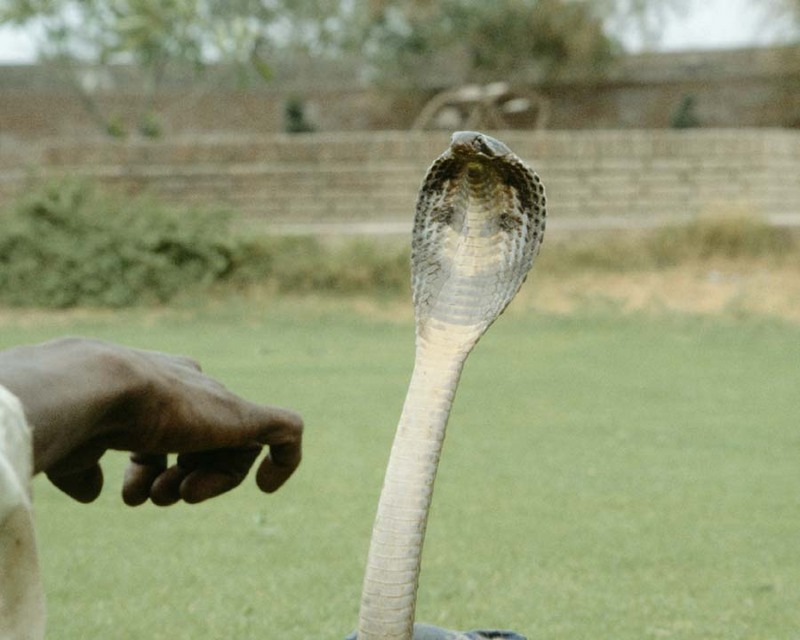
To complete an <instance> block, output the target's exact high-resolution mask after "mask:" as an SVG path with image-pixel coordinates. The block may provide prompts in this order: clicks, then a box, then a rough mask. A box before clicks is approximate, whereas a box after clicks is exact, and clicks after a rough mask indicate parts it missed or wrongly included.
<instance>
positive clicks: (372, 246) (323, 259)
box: [228, 236, 410, 294]
mask: <svg viewBox="0 0 800 640" xmlns="http://www.w3.org/2000/svg"><path fill="white" fill-rule="evenodd" d="M409 273H410V267H409V251H408V249H407V248H406V247H405V245H404V246H403V247H402V248H391V247H387V246H383V245H381V244H378V243H375V242H369V241H366V240H357V241H353V242H347V243H344V244H342V245H330V244H326V243H324V242H322V241H320V240H318V239H316V238H312V237H303V236H300V237H285V238H282V237H278V238H274V237H262V238H255V239H249V240H243V241H241V242H240V244H239V246H238V249H237V253H236V263H235V265H234V270H233V273H232V274H231V277H230V278H229V279H228V283H229V284H231V285H235V286H245V287H247V286H266V287H268V288H272V289H274V290H276V291H279V292H281V293H309V292H315V291H322V292H328V293H339V294H341V293H345V294H349V293H381V292H382V293H397V292H400V291H406V290H407V289H408V286H409V280H410V275H409Z"/></svg>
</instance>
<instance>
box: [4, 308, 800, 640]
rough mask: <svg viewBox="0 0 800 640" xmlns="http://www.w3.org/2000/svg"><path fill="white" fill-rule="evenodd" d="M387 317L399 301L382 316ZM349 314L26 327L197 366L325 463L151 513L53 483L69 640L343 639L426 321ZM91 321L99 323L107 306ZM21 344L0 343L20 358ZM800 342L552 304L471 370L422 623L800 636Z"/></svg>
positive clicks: (748, 324) (756, 323) (59, 581)
mask: <svg viewBox="0 0 800 640" xmlns="http://www.w3.org/2000/svg"><path fill="white" fill-rule="evenodd" d="M387 304H388V303H387ZM379 311H380V313H370V314H365V313H357V312H355V311H353V310H348V309H345V308H343V306H342V305H341V304H340V303H337V302H332V301H328V302H325V301H319V300H317V301H316V302H313V301H312V302H308V301H305V302H304V301H295V302H286V301H284V302H274V301H273V302H270V303H267V302H265V303H264V304H263V308H261V309H256V308H255V307H253V306H251V305H248V304H245V303H241V304H231V305H228V306H225V307H220V308H217V309H215V308H211V307H209V308H207V309H205V310H184V311H172V312H167V313H164V314H153V313H150V312H146V311H141V310H139V311H132V312H124V313H122V314H117V315H115V316H113V317H105V316H98V317H97V318H95V319H86V318H84V319H81V318H80V317H79V316H76V317H74V318H73V319H72V320H69V319H68V320H64V319H63V317H62V318H61V319H55V318H51V317H49V316H44V317H39V318H37V319H35V321H33V320H32V321H28V322H19V323H15V322H8V321H7V322H6V324H5V325H4V326H3V330H2V332H0V333H2V342H3V344H5V345H8V344H13V343H18V342H26V341H34V340H40V339H44V338H47V337H50V336H54V335H62V334H65V333H83V334H91V335H95V336H99V337H103V338H107V339H111V340H116V341H120V342H124V343H127V344H131V345H136V346H142V347H149V348H157V349H165V350H169V351H175V352H184V353H187V354H191V355H193V356H195V357H196V358H198V359H199V360H200V361H201V362H202V363H203V364H204V367H205V369H206V370H207V371H209V372H211V373H212V374H214V375H216V376H218V377H219V378H221V379H222V380H223V381H224V382H225V383H226V384H227V385H228V386H229V387H231V388H233V389H234V390H236V391H238V392H239V393H241V394H243V395H245V396H247V397H249V398H252V399H256V400H263V401H265V402H274V403H277V404H284V405H288V406H292V407H295V408H297V409H298V410H300V411H301V412H302V413H303V415H304V417H305V420H306V423H307V430H306V443H307V444H306V457H305V460H304V462H303V465H302V467H301V469H300V471H299V472H298V475H297V476H296V477H295V478H294V479H293V480H292V481H291V482H290V483H289V484H288V485H287V486H286V487H284V488H283V489H282V490H281V491H279V492H278V493H277V494H275V495H273V496H264V495H261V494H259V493H258V492H257V490H256V489H255V488H254V486H253V484H254V483H253V482H252V478H250V479H248V482H247V483H246V486H244V487H241V488H240V489H239V490H237V491H236V492H234V493H232V494H230V495H229V496H226V497H225V498H221V499H218V500H216V501H212V502H210V503H208V504H204V505H197V506H192V507H188V506H175V507H170V508H167V509H158V508H155V507H152V506H145V507H140V508H136V509H130V508H127V507H125V506H123V505H122V502H121V500H120V499H119V497H118V489H119V484H120V476H121V470H122V467H123V464H124V457H123V456H122V455H121V454H117V455H110V456H109V459H108V461H107V464H106V468H107V486H106V490H105V491H104V493H103V495H102V496H101V498H100V499H99V500H98V501H97V502H96V503H94V504H92V505H89V506H81V505H79V504H77V503H74V502H71V501H70V500H68V499H67V498H66V497H65V496H63V495H61V494H59V493H58V492H57V491H56V490H54V489H53V488H52V487H50V486H49V485H48V484H47V481H46V480H45V479H43V478H37V481H36V483H35V502H36V507H37V517H38V527H39V533H40V545H41V556H42V564H43V567H44V575H45V580H46V587H47V595H48V600H49V637H50V638H53V639H58V640H70V639H78V638H81V639H83V638H114V639H115V640H124V639H142V640H144V639H146V640H159V639H165V640H167V639H168V640H182V639H186V640H188V639H192V640H196V639H197V638H206V639H225V640H228V639H232V638H236V639H238V638H262V639H272V638H299V639H309V640H320V639H323V638H331V639H338V638H341V637H343V635H345V633H346V632H348V631H349V630H350V629H351V628H353V627H354V625H355V622H356V618H357V609H358V599H359V591H360V583H361V575H362V570H363V563H364V559H365V556H366V550H367V545H368V538H369V533H370V529H371V524H372V518H373V513H374V509H375V505H376V501H377V495H378V491H379V487H380V483H381V479H382V475H383V467H384V464H385V461H386V458H387V455H388V450H389V445H390V442H391V439H392V436H393V431H394V427H395V424H396V421H397V417H398V416H399V413H400V408H401V404H402V401H403V397H404V393H405V386H406V384H407V381H408V377H409V374H410V370H411V365H412V359H413V344H412V343H413V337H412V327H411V324H410V322H409V320H408V317H407V315H405V314H402V313H401V314H399V317H393V316H395V315H396V314H394V313H393V310H392V309H390V308H387V309H383V310H381V309H380V308H379ZM89 318H91V316H90V317H89ZM0 346H2V345H0ZM798 363H800V328H798V327H796V326H790V325H785V324H780V323H777V322H767V321H760V320H755V319H749V320H739V321H734V320H725V321H721V320H718V321H713V320H701V319H693V318H668V317H662V318H649V319H645V318H635V317H621V316H615V315H590V314H583V315H578V316H571V317H546V316H540V315H531V314H527V313H525V312H523V310H521V309H515V308H514V307H512V309H511V310H510V313H509V314H508V315H507V316H506V317H504V318H502V319H501V320H500V321H498V323H497V324H496V326H494V327H493V328H492V330H491V331H490V333H489V334H488V335H487V336H486V338H485V339H484V340H483V341H482V342H481V343H480V344H479V345H478V347H477V348H476V350H475V352H474V353H473V355H472V356H471V358H470V361H469V362H468V363H467V366H466V369H465V373H464V377H463V380H462V385H461V387H460V390H459V393H458V395H457V398H456V402H455V407H454V411H453V415H452V416H451V420H450V426H449V432H448V438H447V442H446V446H445V451H444V455H443V461H442V466H441V469H440V474H439V479H438V481H437V490H436V496H435V498H434V508H433V513H432V515H431V520H430V524H429V530H428V540H427V543H426V550H425V557H424V559H423V574H422V581H421V587H420V596H419V605H418V619H419V620H421V621H426V622H430V623H435V624H440V625H443V626H447V627H450V628H474V627H477V626H483V627H507V628H512V629H516V630H518V631H520V632H522V633H524V634H526V635H527V636H528V637H529V638H531V639H534V638H536V639H561V638H564V639H566V638H569V639H570V640H576V639H587V640H588V639H592V640H597V639H604V638H605V639H608V640H626V639H629V640H642V639H646V638H680V639H682V640H688V639H696V640H712V639H724V640H736V639H763V640H766V639H776V640H777V639H780V640H785V639H789V638H798V637H800V636H798V634H799V633H800V632H798V629H800V607H798V602H800V545H798V539H800V538H799V537H798V536H800V498H798V496H800V464H798V459H799V458H800V431H799V430H798V427H797V408H798V402H797V393H798V389H800V366H799V365H798Z"/></svg>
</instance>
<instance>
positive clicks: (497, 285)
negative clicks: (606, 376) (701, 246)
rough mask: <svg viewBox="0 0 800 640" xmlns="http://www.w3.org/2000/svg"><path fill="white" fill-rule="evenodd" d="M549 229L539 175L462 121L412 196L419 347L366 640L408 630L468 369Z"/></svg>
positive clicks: (398, 439) (375, 555)
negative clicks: (450, 423)
mask: <svg viewBox="0 0 800 640" xmlns="http://www.w3.org/2000/svg"><path fill="white" fill-rule="evenodd" d="M544 229H545V194H544V187H543V186H542V183H541V180H540V179H539V177H538V176H537V175H536V174H535V173H534V172H533V171H532V170H531V169H530V168H529V167H528V166H527V165H526V164H525V163H524V162H522V160H520V159H519V158H518V157H517V156H516V155H515V154H514V153H512V152H511V150H510V149H509V148H508V147H507V146H506V145H505V144H503V143H502V142H500V141H498V140H495V139H494V138H491V137H489V136H487V135H484V134H481V133H476V132H471V131H462V132H457V133H455V134H453V137H452V141H451V144H450V147H449V148H448V149H447V150H446V151H445V152H444V153H443V154H442V155H441V156H439V157H438V158H437V159H436V160H435V161H434V162H433V164H432V165H431V167H430V168H429V169H428V172H427V174H426V176H425V179H424V181H423V184H422V187H421V188H420V191H419V196H418V199H417V208H416V217H415V221H414V230H413V234H412V254H411V272H412V284H413V301H414V310H415V318H416V355H415V362H414V370H413V373H412V376H411V381H410V383H409V387H408V392H407V395H406V400H405V403H404V405H403V410H402V414H401V416H400V421H399V424H398V426H397V432H396V435H395V439H394V443H393V445H392V450H391V454H390V457H389V464H388V466H387V470H386V476H385V480H384V485H383V491H382V492H381V497H380V501H379V504H378V512H377V516H376V518H375V524H374V528H373V533H372V540H371V543H370V549H369V555H368V560H367V570H366V575H365V578H364V585H363V592H362V598H361V609H360V614H359V623H358V638H359V640H410V639H411V638H412V636H413V633H414V631H413V628H414V608H415V604H416V592H417V584H418V578H419V571H420V559H421V555H422V544H423V540H424V537H425V528H426V524H427V517H428V510H429V507H430V503H431V496H432V494H433V483H434V479H435V476H436V469H437V465H438V462H439V457H440V454H441V450H442V443H443V440H444V435H445V427H446V425H447V419H448V416H449V413H450V408H451V406H452V402H453V398H454V396H455V392H456V387H457V386H458V381H459V378H460V376H461V371H462V368H463V366H464V362H465V361H466V358H467V356H468V355H469V353H470V351H471V350H472V348H473V347H474V346H475V344H476V343H477V341H478V339H479V338H480V337H481V335H483V333H484V332H485V331H486V329H487V328H488V327H489V326H490V325H491V324H492V322H494V320H495V319H496V318H497V317H498V316H499V315H500V314H501V313H502V312H503V310H504V309H505V308H506V306H507V305H508V303H509V302H511V299H512V298H513V297H514V295H515V294H516V293H517V291H518V290H519V288H520V286H521V285H522V283H523V282H524V281H525V278H526V276H527V273H528V271H529V269H530V267H531V265H532V264H533V260H534V258H535V256H536V254H537V253H538V251H539V247H540V245H541V242H542V238H543V234H544Z"/></svg>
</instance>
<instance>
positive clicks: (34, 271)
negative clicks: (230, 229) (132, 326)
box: [0, 180, 234, 307]
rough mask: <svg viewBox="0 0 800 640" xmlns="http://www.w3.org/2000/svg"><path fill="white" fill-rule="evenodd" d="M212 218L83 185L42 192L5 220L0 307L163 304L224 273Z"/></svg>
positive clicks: (222, 229)
mask: <svg viewBox="0 0 800 640" xmlns="http://www.w3.org/2000/svg"><path fill="white" fill-rule="evenodd" d="M226 229H227V220H226V218H225V216H224V215H223V214H221V213H219V212H201V211H176V210H169V209H166V208H164V207H163V206H160V205H158V204H156V203H155V202H152V201H150V200H147V199H144V198H134V199H130V198H129V199H123V198H121V197H113V196H111V195H109V194H106V193H101V192H100V191H98V190H97V189H95V188H93V187H91V186H90V185H89V184H88V183H86V182H79V181H74V180H70V181H64V182H59V183H54V184H50V185H47V186H45V187H44V188H42V189H41V190H40V191H37V192H35V193H32V194H31V195H30V196H28V197H26V198H24V199H23V200H22V201H21V202H20V203H18V205H17V206H16V207H14V208H13V209H12V210H11V211H8V212H6V213H5V214H4V220H3V225H2V228H0V300H1V301H2V302H4V303H6V304H11V305H18V306H23V305H24V306H41V307H72V306H78V305H91V306H107V307H109V306H110V307H121V306H128V305H134V304H140V303H148V302H165V301H167V300H170V299H171V298H172V297H174V296H175V295H176V294H177V293H179V292H183V291H186V290H187V289H193V288H198V287H202V286H204V285H207V284H209V283H210V282H213V281H216V280H219V279H220V278H223V277H225V276H226V275H227V274H228V273H229V272H230V270H231V268H232V264H233V252H234V246H233V244H232V243H231V242H230V241H229V240H228V234H227V232H226Z"/></svg>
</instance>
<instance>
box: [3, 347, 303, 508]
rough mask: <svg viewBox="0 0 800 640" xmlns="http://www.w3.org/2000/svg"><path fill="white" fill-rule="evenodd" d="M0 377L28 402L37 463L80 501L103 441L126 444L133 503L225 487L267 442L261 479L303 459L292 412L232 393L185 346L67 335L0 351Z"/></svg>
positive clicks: (97, 474)
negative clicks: (173, 351)
mask: <svg viewBox="0 0 800 640" xmlns="http://www.w3.org/2000/svg"><path fill="white" fill-rule="evenodd" d="M0 384H2V385H3V386H5V387H6V388H8V389H9V390H10V391H11V392H12V393H14V394H15V395H16V396H17V397H18V398H19V399H20V401H21V402H22V405H23V407H24V409H25V415H26V417H27V419H28V422H29V424H30V426H31V429H32V431H33V442H34V472H39V471H44V472H45V474H46V475H47V477H48V478H49V479H50V481H51V482H52V483H53V484H55V485H56V486H57V487H58V488H59V489H61V490H62V491H64V492H65V493H67V494H68V495H70V496H72V497H73V498H75V499H76V500H79V501H81V502H91V501H92V500H94V499H95V498H97V496H98V495H99V494H100V490H101V489H102V486H103V472H102V469H101V468H100V464H99V463H100V458H101V457H102V456H103V454H104V453H105V452H106V451H107V450H108V449H117V450H123V451H130V452H131V456H130V464H129V466H128V468H127V470H126V472H125V480H124V482H123V488H122V496H123V499H124V500H125V502H126V503H127V504H129V505H138V504H142V503H144V502H146V501H147V500H148V499H150V500H152V502H153V503H154V504H157V505H169V504H173V503H175V502H178V501H179V500H184V501H185V502H190V503H195V502H201V501H203V500H206V499H208V498H211V497H214V496H216V495H219V494H221V493H224V492H226V491H229V490H230V489H233V488H234V487H236V486H238V485H239V484H240V483H241V482H242V480H244V478H245V476H246V475H247V473H248V471H249V470H250V467H251V466H252V465H253V463H254V462H255V460H256V458H258V456H259V454H260V453H261V450H262V448H263V447H264V446H267V447H269V454H268V455H267V456H266V457H265V458H264V459H263V461H262V462H261V464H260V465H259V468H258V472H257V474H256V482H257V484H258V486H259V487H260V488H261V489H262V490H263V491H267V492H272V491H275V490H277V489H278V488H279V487H280V486H281V485H282V484H283V483H284V482H285V481H286V480H287V479H288V478H289V476H291V475H292V473H293V472H294V470H295V469H296V468H297V466H298V465H299V464H300V458H301V442H302V431H303V422H302V419H301V418H300V416H299V415H298V414H296V413H295V412H293V411H290V410H287V409H280V408H277V407H271V406H264V405H259V404H255V403H252V402H249V401H247V400H244V399H242V398H240V397H238V396H236V395H235V394H233V393H232V392H230V391H228V390H227V389H226V388H225V387H224V386H222V385H221V384H220V383H219V382H217V381H216V380H214V379H213V378H211V377H209V376H207V375H205V374H204V373H202V371H201V370H200V367H199V365H198V364H197V363H196V362H194V361H193V360H191V359H189V358H185V357H181V356H173V355H168V354H164V353H159V352H154V351H143V350H139V349H131V348H128V347H123V346H119V345H115V344H111V343H107V342H102V341H99V340H92V339H87V338H66V339H60V340H54V341H52V342H46V343H43V344H39V345H30V346H21V347H14V348H11V349H7V350H4V351H0ZM173 453H177V454H178V457H177V460H176V462H175V463H174V464H172V465H171V466H169V465H168V462H167V455H168V454H173Z"/></svg>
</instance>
